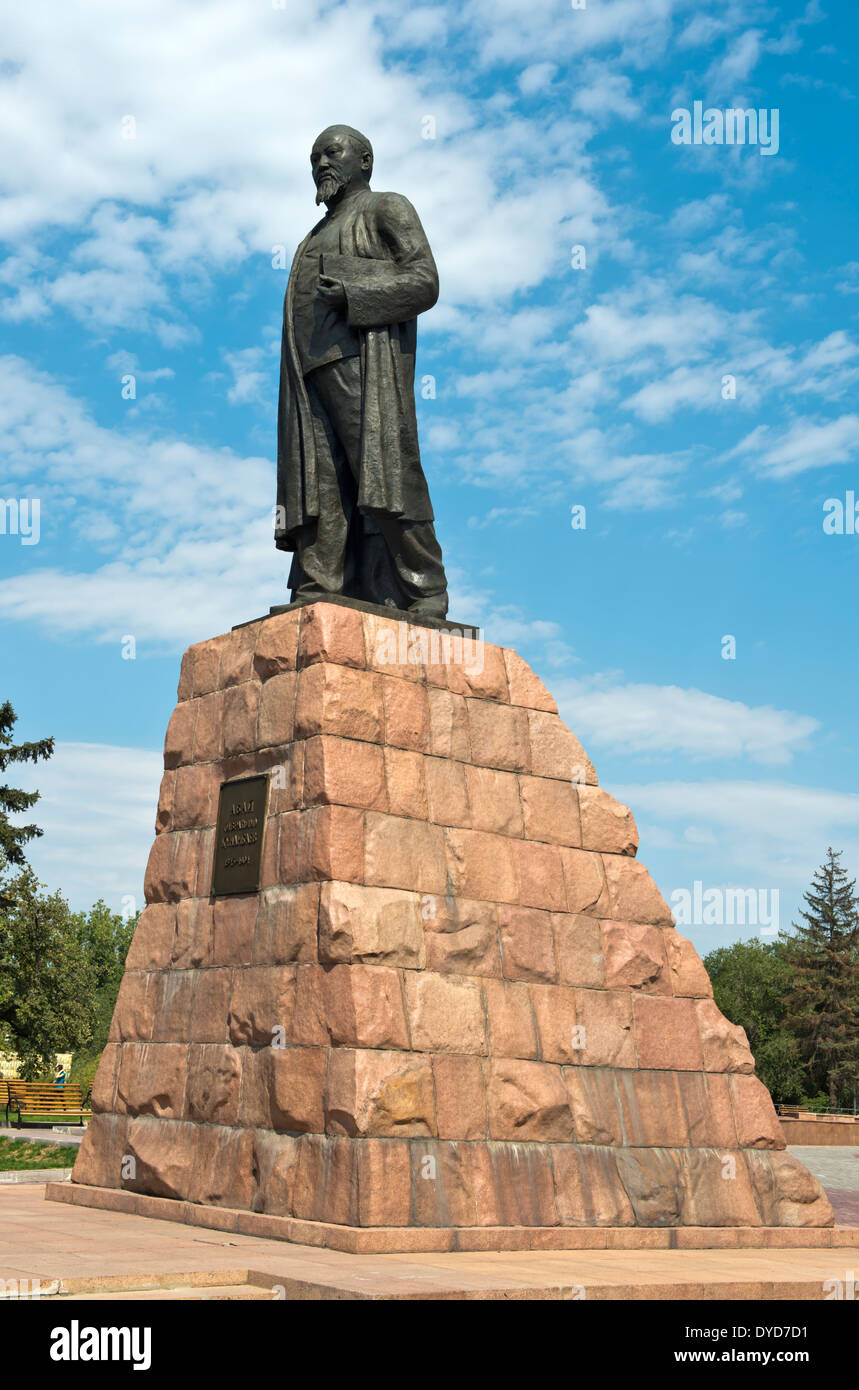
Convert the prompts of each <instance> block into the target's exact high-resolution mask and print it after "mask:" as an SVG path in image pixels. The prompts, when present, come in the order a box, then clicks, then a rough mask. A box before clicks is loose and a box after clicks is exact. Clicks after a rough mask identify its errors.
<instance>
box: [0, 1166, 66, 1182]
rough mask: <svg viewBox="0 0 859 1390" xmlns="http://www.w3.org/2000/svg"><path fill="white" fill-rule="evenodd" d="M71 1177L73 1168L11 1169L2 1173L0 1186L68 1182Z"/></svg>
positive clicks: (0, 1172) (0, 1174)
mask: <svg viewBox="0 0 859 1390" xmlns="http://www.w3.org/2000/svg"><path fill="white" fill-rule="evenodd" d="M71 1175H72V1170H71V1168H10V1169H9V1170H8V1171H6V1172H3V1171H0V1186H3V1185H4V1184H6V1183H20V1182H40V1183H46V1182H67V1181H68V1179H69V1178H70V1177H71Z"/></svg>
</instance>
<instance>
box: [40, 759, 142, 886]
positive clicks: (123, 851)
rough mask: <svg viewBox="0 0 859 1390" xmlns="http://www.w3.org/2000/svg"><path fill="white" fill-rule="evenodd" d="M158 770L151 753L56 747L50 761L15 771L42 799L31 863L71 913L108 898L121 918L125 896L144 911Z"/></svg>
mask: <svg viewBox="0 0 859 1390" xmlns="http://www.w3.org/2000/svg"><path fill="white" fill-rule="evenodd" d="M161 771H162V757H161V754H160V753H158V752H154V751H150V750H148V749H143V748H122V747H116V746H115V745H111V744H103V743H58V744H57V745H56V748H55V751H54V755H53V757H52V758H50V759H49V760H48V761H47V762H45V763H39V764H38V766H37V767H34V768H33V767H25V768H23V769H22V770H21V771H20V772H19V773H18V777H17V780H18V783H19V784H20V785H21V786H22V787H23V788H24V789H25V790H28V791H30V790H38V791H39V792H40V794H41V796H40V800H39V801H38V802H37V803H36V806H35V807H34V808H33V810H32V811H30V812H28V819H29V820H33V821H35V823H36V824H37V825H39V826H40V827H41V828H42V830H43V831H44V835H43V836H42V837H41V838H40V839H38V840H33V841H31V843H30V846H29V848H28V851H27V856H28V859H29V861H30V863H31V864H32V865H33V868H34V870H35V871H36V874H37V875H38V877H39V878H40V879H41V880H42V881H43V882H44V883H46V884H47V885H48V887H49V888H50V889H51V891H53V890H55V889H59V890H60V892H61V893H62V894H63V896H64V897H67V898H68V899H69V901H70V902H71V905H72V907H73V908H75V909H78V908H85V907H89V906H91V904H92V903H93V902H95V901H96V899H97V898H104V900H105V902H106V903H107V904H108V907H110V908H111V909H112V910H113V911H115V912H119V911H121V910H122V908H123V903H122V899H123V898H124V897H126V896H129V897H132V898H134V900H135V903H136V906H137V907H142V906H143V876H144V872H145V869H146V860H147V856H148V854H149V848H150V845H151V843H152V840H153V839H154V837H155V811H156V807H157V804H158V788H159V786H160V782H161Z"/></svg>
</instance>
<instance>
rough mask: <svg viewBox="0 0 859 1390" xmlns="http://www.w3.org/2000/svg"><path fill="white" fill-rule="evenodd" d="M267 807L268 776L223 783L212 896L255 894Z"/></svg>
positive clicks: (243, 778)
mask: <svg viewBox="0 0 859 1390" xmlns="http://www.w3.org/2000/svg"><path fill="white" fill-rule="evenodd" d="M267 809H268V777H242V778H241V779H240V780H239V781H237V782H222V783H221V796H220V800H219V801H218V824H217V827H216V830H215V865H214V869H213V871H212V896H213V897H222V896H223V895H224V894H226V893H257V892H258V891H259V879H260V868H261V866H262V842H263V832H264V830H265V817H266V811H267Z"/></svg>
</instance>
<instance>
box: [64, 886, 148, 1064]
mask: <svg viewBox="0 0 859 1390" xmlns="http://www.w3.org/2000/svg"><path fill="white" fill-rule="evenodd" d="M139 916H140V913H139V912H138V913H135V915H134V916H133V917H129V918H127V919H125V918H123V917H121V916H120V915H119V913H116V912H111V911H110V909H109V908H108V906H107V904H106V903H104V902H103V901H102V899H101V898H99V900H98V902H97V903H95V905H94V906H93V907H91V908H90V910H89V912H77V913H75V914H74V916H73V918H72V921H73V923H74V929H75V933H76V935H77V939H78V941H79V943H80V945H81V948H82V949H83V952H84V955H85V956H86V958H87V960H88V961H89V962H90V964H91V965H92V968H93V972H94V975H95V1003H96V1021H95V1026H94V1029H93V1036H92V1039H91V1042H90V1044H89V1047H88V1049H87V1051H88V1052H90V1053H92V1052H98V1053H101V1051H102V1049H103V1048H104V1047H105V1045H106V1043H107V1035H108V1031H109V1029H110V1022H111V1019H112V1018H113V1007H114V1004H115V1003H116V996H117V994H118V993H119V986H120V984H121V983H122V975H123V971H124V969H125V957H126V956H127V955H128V948H129V946H130V945H131V938H132V936H133V935H134V929H135V927H136V926H137V920H138V918H139Z"/></svg>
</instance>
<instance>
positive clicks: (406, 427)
mask: <svg viewBox="0 0 859 1390" xmlns="http://www.w3.org/2000/svg"><path fill="white" fill-rule="evenodd" d="M324 220H325V219H323V221H324ZM337 221H338V223H339V227H340V255H339V256H327V255H325V256H323V272H324V273H325V274H326V275H332V276H333V277H334V278H335V279H339V280H341V281H342V282H343V285H344V288H345V291H346V300H347V305H346V310H345V312H346V316H347V319H348V322H349V324H350V325H351V326H352V327H354V328H357V329H358V330H359V336H360V344H361V346H360V357H361V368H362V371H361V379H362V394H363V402H362V404H363V427H362V437H361V461H360V477H359V482H358V498H357V505H358V508H359V510H360V511H361V512H363V513H365V514H366V515H368V516H378V517H385V518H390V519H393V520H401V521H432V520H433V511H432V507H431V505H430V499H429V491H428V489H427V485H426V479H425V478H424V474H423V469H422V467H421V460H420V452H419V449H418V427H417V417H416V414H415V396H414V380H415V345H416V341H417V315H418V314H420V313H423V311H424V310H425V309H431V308H432V306H433V304H435V302H436V300H437V298H438V271H437V270H436V265H435V261H434V260H433V256H432V252H431V251H430V248H429V243H428V242H427V239H426V235H425V234H424V230H423V227H422V226H421V224H420V219H419V218H418V215H417V213H416V212H415V210H414V208H413V207H412V205H411V203H410V202H409V201H408V199H407V198H403V197H401V196H400V195H399V194H398V193H374V192H372V191H371V190H370V189H367V190H366V192H361V193H358V194H356V195H355V197H354V198H352V199H351V200H350V202H349V204H348V205H347V206H346V207H345V208H344V209H343V210H342V211H341V212H339V213H338V214H337ZM318 225H319V226H321V225H322V224H321V223H320V224H318ZM316 230H317V228H316V227H314V228H313V229H312V230H311V231H310V232H309V233H308V235H307V236H306V237H305V239H304V241H303V242H302V243H301V245H300V246H299V248H298V250H297V252H296V253H295V259H294V260H293V263H292V269H291V272H290V277H289V283H288V285H287V289H286V295H285V298H284V306H283V338H282V345H281V365H280V401H279V406H278V448H277V502H278V511H277V524H276V528H275V544H276V545H277V546H278V548H279V549H280V550H294V549H295V548H296V537H297V533H298V532H299V530H300V528H302V527H307V526H308V525H312V523H313V521H314V519H315V518H316V517H318V516H319V486H318V475H317V466H316V445H315V442H314V429H313V421H312V418H311V412H310V402H309V400H308V395H307V388H306V386H305V381H304V377H303V374H302V370H301V364H300V361H299V357H298V352H297V350H296V343H295V327H294V322H293V306H294V297H295V285H296V280H297V276H298V267H299V266H300V265H301V260H302V257H303V256H304V253H305V249H306V247H307V245H308V242H309V241H310V239H311V237H312V236H313V233H314V232H315V231H316ZM368 260H369V261H370V263H371V264H370V265H368V264H367V261H368Z"/></svg>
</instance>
